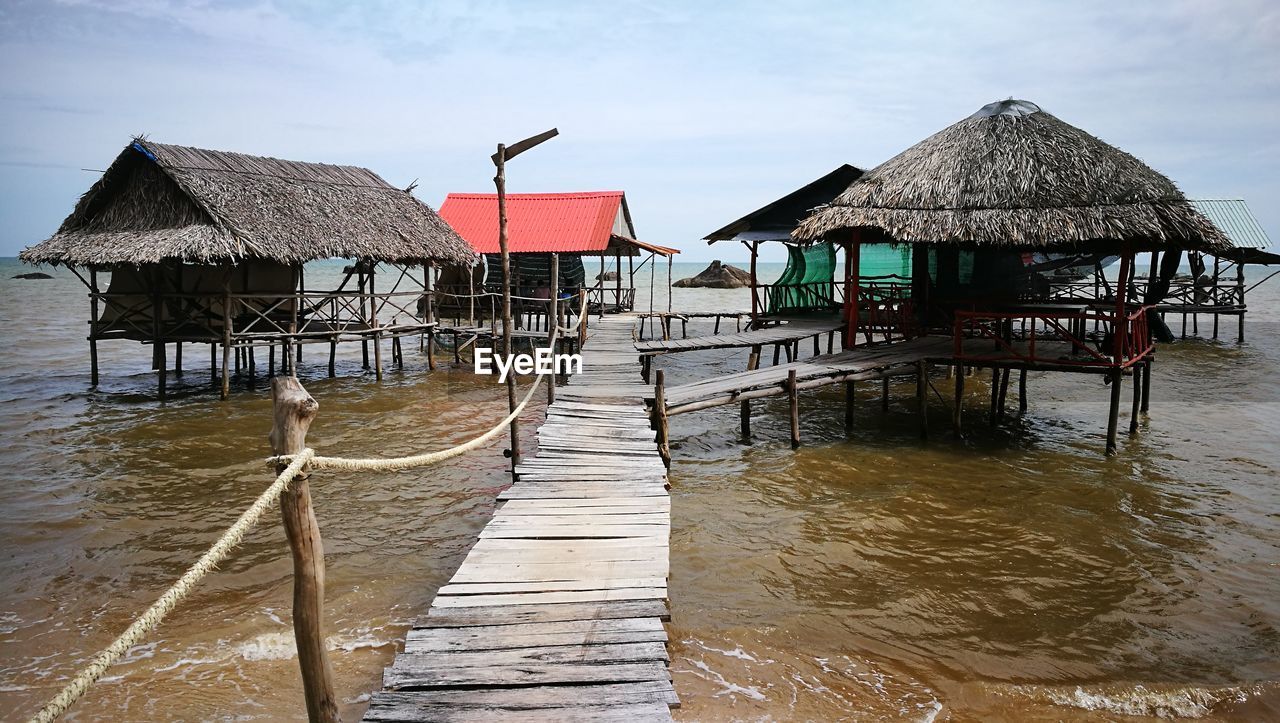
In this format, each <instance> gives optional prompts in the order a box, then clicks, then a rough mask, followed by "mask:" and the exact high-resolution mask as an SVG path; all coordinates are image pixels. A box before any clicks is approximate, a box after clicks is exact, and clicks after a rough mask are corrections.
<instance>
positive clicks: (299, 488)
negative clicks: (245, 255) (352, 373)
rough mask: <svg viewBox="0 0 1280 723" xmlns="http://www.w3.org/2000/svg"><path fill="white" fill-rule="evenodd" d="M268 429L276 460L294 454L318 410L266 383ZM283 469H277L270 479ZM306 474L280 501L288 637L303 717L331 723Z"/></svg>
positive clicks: (315, 529) (282, 385) (285, 384)
mask: <svg viewBox="0 0 1280 723" xmlns="http://www.w3.org/2000/svg"><path fill="white" fill-rule="evenodd" d="M271 403H272V411H273V415H274V424H273V425H272V427H271V434H270V435H269V437H268V439H269V440H270V442H271V451H272V452H273V453H274V454H276V455H288V454H297V453H299V452H301V451H302V450H303V449H305V448H306V446H307V430H308V429H310V427H311V422H312V420H313V419H315V416H316V412H317V411H318V410H319V408H320V405H319V404H317V403H316V400H315V399H312V397H311V395H310V394H308V393H307V390H306V389H304V388H303V387H302V384H301V383H300V382H298V380H297V378H295V377H276V378H275V379H272V380H271ZM287 466H288V465H285V464H277V465H276V473H277V474H279V473H280V472H283V471H284V469H285V467H287ZM309 477H310V475H309V473H308V472H307V468H306V467H303V471H302V472H301V473H299V474H298V476H297V477H295V478H294V480H293V482H292V483H291V484H290V485H289V487H288V489H287V490H285V492H284V494H283V495H282V496H281V497H280V513H281V517H282V518H283V519H284V529H285V534H286V535H287V536H288V538H289V550H290V552H291V553H292V556H293V634H294V638H295V639H296V641H297V645H298V666H299V667H300V668H301V669H302V687H303V692H304V695H305V697H306V703H307V717H308V718H310V719H311V720H312V721H325V722H326V723H327V722H330V721H332V722H333V723H336V721H337V720H338V703H337V697H336V696H335V695H334V690H333V670H332V668H331V667H330V666H329V660H328V657H327V655H326V653H325V643H324V631H323V627H324V543H323V541H322V540H321V539H320V525H319V523H318V522H317V521H316V515H315V510H314V508H313V507H312V504H311V487H310V482H309V480H308V478H309Z"/></svg>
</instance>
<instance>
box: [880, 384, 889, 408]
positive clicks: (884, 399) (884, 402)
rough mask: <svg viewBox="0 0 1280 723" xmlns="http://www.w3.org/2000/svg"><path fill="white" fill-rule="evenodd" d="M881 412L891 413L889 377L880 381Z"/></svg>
mask: <svg viewBox="0 0 1280 723" xmlns="http://www.w3.org/2000/svg"><path fill="white" fill-rule="evenodd" d="M880 411H882V412H887V411H889V377H888V376H885V377H883V378H882V379H881V380H880Z"/></svg>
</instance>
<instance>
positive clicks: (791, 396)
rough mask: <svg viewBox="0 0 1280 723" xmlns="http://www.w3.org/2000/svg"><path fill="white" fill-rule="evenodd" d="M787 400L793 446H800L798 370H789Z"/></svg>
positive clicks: (795, 447) (794, 447) (793, 447)
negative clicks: (789, 408) (789, 409)
mask: <svg viewBox="0 0 1280 723" xmlns="http://www.w3.org/2000/svg"><path fill="white" fill-rule="evenodd" d="M787 401H788V403H789V405H790V407H791V448H792V449H799V447H800V389H799V388H798V387H797V386H796V370H795V369H792V370H790V371H788V372H787Z"/></svg>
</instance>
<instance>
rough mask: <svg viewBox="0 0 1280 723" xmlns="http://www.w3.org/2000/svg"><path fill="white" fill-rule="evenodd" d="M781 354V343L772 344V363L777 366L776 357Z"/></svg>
mask: <svg viewBox="0 0 1280 723" xmlns="http://www.w3.org/2000/svg"><path fill="white" fill-rule="evenodd" d="M781 356H782V344H774V345H773V365H774V366H775V367H776V366H778V358H779V357H781Z"/></svg>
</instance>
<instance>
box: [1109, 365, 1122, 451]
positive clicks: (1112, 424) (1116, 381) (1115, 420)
mask: <svg viewBox="0 0 1280 723" xmlns="http://www.w3.org/2000/svg"><path fill="white" fill-rule="evenodd" d="M1109 378H1110V379H1111V406H1110V408H1109V409H1108V411H1107V454H1108V455H1112V454H1115V453H1116V449H1117V445H1116V431H1117V429H1118V426H1119V422H1120V380H1121V379H1123V376H1122V375H1121V374H1120V372H1119V370H1117V371H1114V372H1111V373H1110V375H1109Z"/></svg>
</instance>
